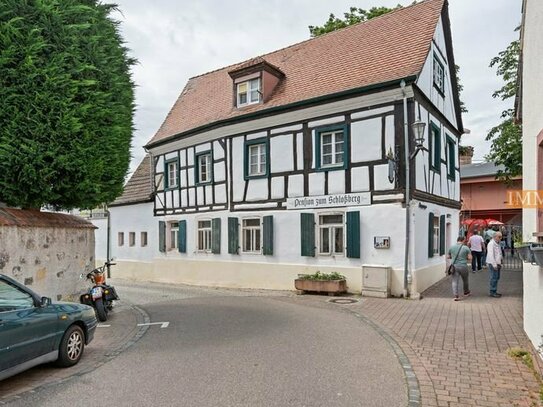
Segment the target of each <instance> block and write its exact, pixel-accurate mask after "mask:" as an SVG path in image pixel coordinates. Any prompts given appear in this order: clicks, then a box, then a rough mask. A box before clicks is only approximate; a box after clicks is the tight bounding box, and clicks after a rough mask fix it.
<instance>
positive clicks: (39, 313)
mask: <svg viewBox="0 0 543 407" xmlns="http://www.w3.org/2000/svg"><path fill="white" fill-rule="evenodd" d="M97 324H98V322H97V320H96V316H95V313H94V309H93V308H91V307H89V306H87V305H83V304H76V303H68V302H58V303H52V302H51V299H50V298H47V297H40V296H39V295H38V294H36V293H35V292H33V291H32V290H30V289H29V288H27V287H25V286H24V285H22V284H20V283H18V282H17V281H15V280H13V279H12V278H10V277H8V276H5V275H2V274H0V380H3V379H5V378H7V377H10V376H13V375H15V374H17V373H20V372H22V371H24V370H27V369H30V368H31V367H34V366H36V365H39V364H42V363H48V362H56V364H57V365H58V366H61V367H68V366H73V365H75V364H76V363H77V362H79V360H80V359H81V356H82V355H83V350H84V349H85V345H88V344H89V343H90V341H91V340H92V338H93V336H94V331H95V330H96V326H97Z"/></svg>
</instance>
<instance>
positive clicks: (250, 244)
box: [241, 218, 262, 253]
mask: <svg viewBox="0 0 543 407" xmlns="http://www.w3.org/2000/svg"><path fill="white" fill-rule="evenodd" d="M261 225H262V223H261V221H260V218H247V219H242V221H241V239H242V242H241V251H242V252H243V253H261V252H262V228H261Z"/></svg>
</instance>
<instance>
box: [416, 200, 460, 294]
mask: <svg viewBox="0 0 543 407" xmlns="http://www.w3.org/2000/svg"><path fill="white" fill-rule="evenodd" d="M421 206H423V207H421ZM411 208H412V209H411V242H410V258H411V262H410V268H411V269H412V270H416V271H415V273H414V275H413V290H414V292H419V293H420V292H422V291H423V290H424V289H426V288H428V287H430V286H432V285H433V284H435V283H436V282H438V281H439V280H441V279H442V278H444V277H445V262H446V257H447V252H448V250H449V247H450V246H451V245H452V244H455V243H456V238H457V237H458V232H459V227H460V225H459V214H460V212H459V210H457V209H452V208H447V207H444V206H440V205H436V204H431V203H428V202H421V201H418V200H412V201H411ZM430 212H433V213H434V216H436V217H439V216H441V215H445V224H446V229H445V230H446V236H445V254H444V255H441V256H440V255H434V256H433V257H428V229H429V228H428V221H429V219H428V218H429V213H430Z"/></svg>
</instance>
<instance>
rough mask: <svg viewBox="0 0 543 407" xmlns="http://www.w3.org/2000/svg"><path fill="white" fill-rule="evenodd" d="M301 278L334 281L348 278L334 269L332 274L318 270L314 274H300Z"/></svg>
mask: <svg viewBox="0 0 543 407" xmlns="http://www.w3.org/2000/svg"><path fill="white" fill-rule="evenodd" d="M300 279H301V280H320V281H332V280H346V278H345V276H344V275H342V274H339V273H338V272H336V271H334V272H332V273H330V274H326V273H321V272H320V271H317V272H316V273H314V274H304V275H303V276H300Z"/></svg>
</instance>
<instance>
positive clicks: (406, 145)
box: [400, 79, 411, 298]
mask: <svg viewBox="0 0 543 407" xmlns="http://www.w3.org/2000/svg"><path fill="white" fill-rule="evenodd" d="M400 87H401V88H402V94H403V119H404V124H403V126H404V129H403V133H404V136H403V137H404V152H405V256H404V271H403V296H404V298H408V297H409V283H410V282H411V273H410V272H409V239H410V235H411V232H410V223H411V220H410V212H411V211H410V207H411V185H410V175H409V170H410V168H409V167H410V162H409V161H410V160H409V124H408V122H407V121H408V117H407V92H406V90H405V80H403V79H402V81H401V82H400Z"/></svg>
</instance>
